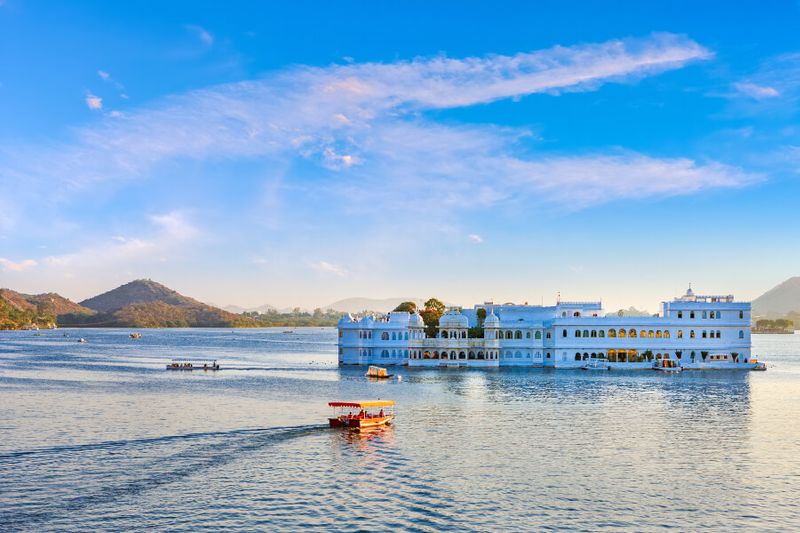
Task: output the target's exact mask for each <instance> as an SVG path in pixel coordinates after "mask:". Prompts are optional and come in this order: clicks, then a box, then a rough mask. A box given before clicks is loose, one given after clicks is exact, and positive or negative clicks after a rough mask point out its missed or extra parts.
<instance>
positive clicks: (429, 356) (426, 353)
mask: <svg viewBox="0 0 800 533" xmlns="http://www.w3.org/2000/svg"><path fill="white" fill-rule="evenodd" d="M422 358H423V359H430V358H431V352H429V351H428V350H425V351H424V352H422ZM435 359H439V352H436V357H435Z"/></svg>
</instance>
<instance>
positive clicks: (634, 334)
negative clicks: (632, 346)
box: [628, 328, 636, 339]
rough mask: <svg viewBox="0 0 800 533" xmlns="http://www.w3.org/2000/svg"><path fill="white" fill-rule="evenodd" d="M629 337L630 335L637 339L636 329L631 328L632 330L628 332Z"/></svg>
mask: <svg viewBox="0 0 800 533" xmlns="http://www.w3.org/2000/svg"><path fill="white" fill-rule="evenodd" d="M628 337H630V338H632V339H635V338H636V330H635V329H633V328H631V330H630V331H629V332H628Z"/></svg>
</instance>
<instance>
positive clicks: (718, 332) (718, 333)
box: [717, 330, 721, 339]
mask: <svg viewBox="0 0 800 533" xmlns="http://www.w3.org/2000/svg"><path fill="white" fill-rule="evenodd" d="M720 333H721V332H720V330H717V338H718V339H719V336H720Z"/></svg>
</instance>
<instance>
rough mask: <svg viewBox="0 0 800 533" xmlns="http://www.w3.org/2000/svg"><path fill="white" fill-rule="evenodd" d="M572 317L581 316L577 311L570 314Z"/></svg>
mask: <svg viewBox="0 0 800 533" xmlns="http://www.w3.org/2000/svg"><path fill="white" fill-rule="evenodd" d="M572 316H581V314H580V313H579V312H578V311H575V312H574V313H572Z"/></svg>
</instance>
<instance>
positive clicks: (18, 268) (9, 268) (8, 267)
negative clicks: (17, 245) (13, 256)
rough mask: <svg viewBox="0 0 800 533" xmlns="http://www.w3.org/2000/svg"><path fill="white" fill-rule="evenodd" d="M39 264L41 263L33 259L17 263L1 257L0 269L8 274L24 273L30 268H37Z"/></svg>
mask: <svg viewBox="0 0 800 533" xmlns="http://www.w3.org/2000/svg"><path fill="white" fill-rule="evenodd" d="M37 264H39V263H38V262H37V261H35V260H33V259H24V260H22V261H18V262H15V261H12V260H10V259H6V258H5V257H0V268H2V269H3V271H6V272H23V271H25V270H28V269H29V268H33V267H35V266H36V265H37Z"/></svg>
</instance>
